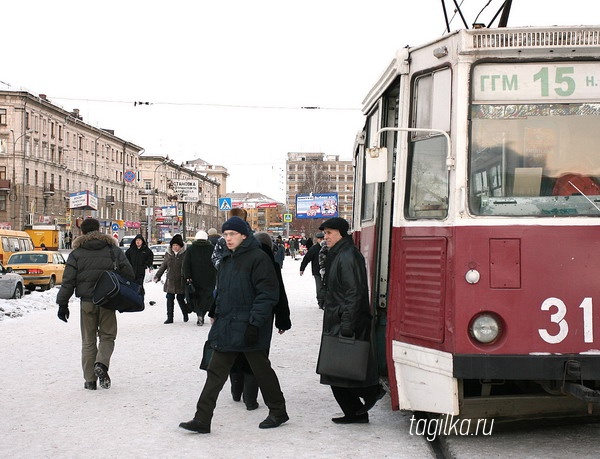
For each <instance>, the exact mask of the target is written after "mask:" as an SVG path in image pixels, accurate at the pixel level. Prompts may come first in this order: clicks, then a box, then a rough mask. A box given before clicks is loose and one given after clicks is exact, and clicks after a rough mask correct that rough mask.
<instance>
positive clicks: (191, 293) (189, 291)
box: [185, 282, 196, 314]
mask: <svg viewBox="0 0 600 459" xmlns="http://www.w3.org/2000/svg"><path fill="white" fill-rule="evenodd" d="M195 304H196V287H194V284H192V283H191V282H187V283H186V284H185V305H186V307H187V313H188V314H190V313H192V312H194V309H195V308H194V305H195Z"/></svg>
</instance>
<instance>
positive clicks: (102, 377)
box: [94, 362, 110, 389]
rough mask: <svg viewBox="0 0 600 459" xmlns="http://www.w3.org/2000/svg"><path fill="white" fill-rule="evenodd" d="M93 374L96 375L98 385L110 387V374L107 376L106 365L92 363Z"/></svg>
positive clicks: (105, 387)
mask: <svg viewBox="0 0 600 459" xmlns="http://www.w3.org/2000/svg"><path fill="white" fill-rule="evenodd" d="M94 374H95V375H96V376H97V377H98V382H99V383H100V387H102V388H103V389H110V376H108V367H107V366H106V365H104V364H103V363H100V362H96V364H95V365H94Z"/></svg>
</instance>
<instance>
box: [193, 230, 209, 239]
mask: <svg viewBox="0 0 600 459" xmlns="http://www.w3.org/2000/svg"><path fill="white" fill-rule="evenodd" d="M194 239H196V240H197V241H198V240H203V241H206V240H208V234H206V231H202V230H200V231H198V232H197V233H196V235H195V236H194Z"/></svg>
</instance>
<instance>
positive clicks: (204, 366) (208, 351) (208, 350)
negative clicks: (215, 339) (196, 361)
mask: <svg viewBox="0 0 600 459" xmlns="http://www.w3.org/2000/svg"><path fill="white" fill-rule="evenodd" d="M212 355H213V350H212V347H210V344H209V343H208V340H207V341H206V342H205V343H204V349H203V350H202V362H200V369H201V370H208V364H209V363H210V359H212Z"/></svg>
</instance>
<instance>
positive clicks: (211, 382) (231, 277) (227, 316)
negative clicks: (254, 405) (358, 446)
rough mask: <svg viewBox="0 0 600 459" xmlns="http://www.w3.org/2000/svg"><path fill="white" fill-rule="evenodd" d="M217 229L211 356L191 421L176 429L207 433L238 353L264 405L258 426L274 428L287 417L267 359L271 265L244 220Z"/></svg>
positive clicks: (273, 283) (273, 287) (275, 289)
mask: <svg viewBox="0 0 600 459" xmlns="http://www.w3.org/2000/svg"><path fill="white" fill-rule="evenodd" d="M221 232H222V234H223V237H224V238H225V242H226V244H227V249H228V250H227V251H226V252H225V254H224V255H223V258H222V260H221V262H220V264H219V269H218V272H217V296H216V299H215V313H214V322H213V325H212V327H211V329H210V332H209V334H208V342H209V345H210V347H211V348H212V349H213V355H212V358H211V360H210V363H209V366H208V370H207V375H206V382H205V384H204V388H203V389H202V393H201V394H200V398H199V399H198V403H197V404H196V414H195V415H194V419H192V420H191V421H188V422H182V423H180V424H179V427H181V428H183V429H186V430H190V431H192V432H197V433H210V424H211V420H212V417H213V412H214V409H215V406H216V403H217V397H218V396H219V393H220V392H221V389H222V388H223V385H224V384H225V381H227V377H228V375H229V373H230V371H231V368H232V366H233V364H234V363H235V361H236V359H237V357H238V355H239V354H240V353H243V354H244V356H245V357H246V360H248V363H249V365H250V367H251V368H252V372H253V373H254V376H255V377H256V380H257V381H258V385H259V387H260V390H261V392H262V395H263V399H264V401H265V404H266V405H267V407H268V408H269V415H268V416H267V418H266V419H265V420H264V421H262V422H261V423H260V424H259V425H258V427H259V428H261V429H270V428H274V427H279V426H280V425H281V424H283V423H284V422H286V421H287V420H288V419H289V417H288V415H287V411H286V405H285V398H284V397H283V393H282V392H281V387H280V386H279V380H278V379H277V375H276V374H275V371H273V368H272V367H271V362H270V361H269V357H268V350H269V347H270V344H271V335H272V333H273V308H274V307H275V305H276V304H277V302H278V300H279V284H278V281H277V276H276V273H275V268H274V266H273V263H272V261H271V260H270V259H269V257H268V256H267V254H266V253H265V252H263V251H262V249H261V247H260V244H259V243H258V241H257V240H256V239H255V238H254V236H253V235H252V234H251V233H250V228H249V226H248V225H247V223H246V222H245V221H244V220H242V219H241V218H239V217H231V218H230V219H229V220H227V221H226V222H225V223H224V224H223V228H222V231H221Z"/></svg>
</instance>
